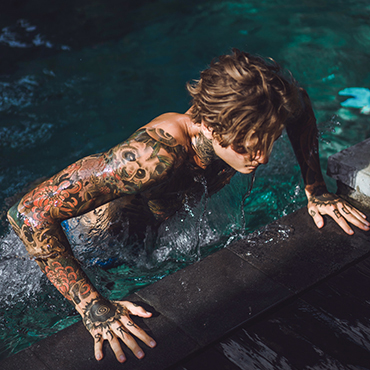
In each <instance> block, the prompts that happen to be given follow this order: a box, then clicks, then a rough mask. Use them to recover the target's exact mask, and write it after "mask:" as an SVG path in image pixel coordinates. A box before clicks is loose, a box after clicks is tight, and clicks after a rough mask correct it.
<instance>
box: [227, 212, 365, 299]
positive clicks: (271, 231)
mask: <svg viewBox="0 0 370 370" xmlns="http://www.w3.org/2000/svg"><path fill="white" fill-rule="evenodd" d="M324 218H325V226H324V227H323V228H322V229H318V228H317V227H316V226H315V224H314V223H313V220H312V218H311V217H310V216H309V215H308V213H307V210H306V208H302V209H300V210H298V211H296V212H294V213H292V214H290V215H288V216H286V217H283V218H281V219H279V220H277V221H275V222H274V223H272V224H270V225H267V226H266V227H265V228H264V229H262V230H260V231H258V232H255V233H253V234H251V235H249V236H248V237H247V238H245V239H243V240H239V241H237V242H235V243H232V244H231V245H230V246H228V247H227V248H228V249H230V250H231V251H233V252H234V253H236V254H237V255H238V256H240V257H241V258H243V259H244V260H245V261H247V262H249V263H251V264H252V265H253V266H255V267H256V268H258V269H260V270H261V271H263V272H264V273H265V274H266V275H268V276H269V277H270V278H271V279H273V280H274V281H276V282H278V283H280V284H283V285H285V286H286V287H288V288H289V289H291V290H292V291H294V292H301V291H302V290H304V289H306V288H308V287H310V286H312V285H313V284H315V283H316V282H318V281H320V280H321V279H323V278H325V277H327V276H330V275H331V274H333V273H334V272H336V271H338V270H339V269H341V268H343V267H344V266H346V265H347V264H349V263H351V262H353V261H355V260H356V259H358V258H360V257H362V256H364V255H365V254H366V253H368V252H370V232H364V231H362V230H359V229H357V228H356V227H354V230H355V234H354V235H352V236H349V235H347V234H345V233H344V232H343V231H342V229H340V228H339V226H338V225H337V224H336V223H335V222H334V221H333V220H331V219H330V218H329V217H324Z"/></svg>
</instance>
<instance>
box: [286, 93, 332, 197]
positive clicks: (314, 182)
mask: <svg viewBox="0 0 370 370" xmlns="http://www.w3.org/2000/svg"><path fill="white" fill-rule="evenodd" d="M300 90H301V97H302V105H303V109H302V110H301V112H300V113H299V114H298V115H297V116H295V117H294V118H293V119H290V120H289V122H288V123H287V126H286V130H287V133H288V137H289V139H290V142H291V144H292V147H293V150H294V153H295V155H296V157H297V160H298V163H299V166H300V168H301V173H302V176H303V181H304V184H305V189H306V191H307V192H308V193H309V194H314V195H321V194H324V193H326V192H327V189H326V185H325V182H324V179H323V176H322V173H321V167H320V160H319V145H318V130H317V126H316V119H315V115H314V112H313V110H312V106H311V102H310V99H309V97H308V94H307V92H306V91H305V90H304V89H300Z"/></svg>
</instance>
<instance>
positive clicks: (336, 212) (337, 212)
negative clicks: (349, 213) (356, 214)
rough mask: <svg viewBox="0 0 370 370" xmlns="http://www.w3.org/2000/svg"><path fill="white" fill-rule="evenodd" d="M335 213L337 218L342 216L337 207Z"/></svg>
mask: <svg viewBox="0 0 370 370" xmlns="http://www.w3.org/2000/svg"><path fill="white" fill-rule="evenodd" d="M334 214H335V215H336V216H337V218H341V217H342V215H341V214H340V212H339V211H338V210H337V209H335V210H334Z"/></svg>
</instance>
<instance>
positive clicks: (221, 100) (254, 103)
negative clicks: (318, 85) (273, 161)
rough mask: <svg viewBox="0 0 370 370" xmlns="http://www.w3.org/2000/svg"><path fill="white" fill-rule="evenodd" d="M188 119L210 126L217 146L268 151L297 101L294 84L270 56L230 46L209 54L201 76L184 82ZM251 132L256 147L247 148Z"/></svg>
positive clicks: (295, 84)
mask: <svg viewBox="0 0 370 370" xmlns="http://www.w3.org/2000/svg"><path fill="white" fill-rule="evenodd" d="M187 89H188V91H189V93H190V95H191V96H192V98H193V99H192V106H193V109H192V111H191V117H192V120H193V122H195V123H198V124H200V123H201V122H202V121H203V122H204V124H205V125H206V126H207V127H209V128H212V129H213V135H214V137H215V138H216V139H217V140H218V141H219V143H220V145H221V146H222V147H227V146H229V145H232V148H233V149H234V150H236V151H237V152H240V153H244V152H246V151H248V149H249V150H252V151H253V152H255V151H256V150H262V151H263V152H265V153H267V152H269V151H270V150H271V149H272V145H273V143H274V141H275V140H276V139H277V137H278V136H279V135H280V133H281V131H282V129H283V127H284V123H285V121H286V119H287V117H288V116H289V115H291V114H293V113H294V112H295V111H296V110H297V108H298V106H299V93H298V85H297V83H296V81H295V80H294V78H293V77H292V76H291V75H290V74H289V75H287V76H283V73H282V71H281V68H280V66H279V65H278V64H277V63H276V62H275V61H274V60H273V59H268V60H264V59H263V58H261V57H258V56H253V55H251V54H248V53H245V52H242V51H240V50H238V49H233V53H232V54H230V55H222V56H220V57H218V58H217V59H215V60H213V61H212V63H211V65H210V67H209V68H207V69H205V70H204V71H203V72H201V74H200V79H199V80H195V81H193V82H192V83H188V84H187ZM251 138H253V139H254V138H256V139H257V140H253V142H255V143H256V144H255V147H253V148H246V142H247V141H248V140H250V139H251Z"/></svg>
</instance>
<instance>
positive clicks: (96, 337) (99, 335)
mask: <svg viewBox="0 0 370 370" xmlns="http://www.w3.org/2000/svg"><path fill="white" fill-rule="evenodd" d="M94 338H95V339H96V343H99V342H100V341H101V340H102V338H103V336H102V335H101V334H100V333H96V334H95V335H94Z"/></svg>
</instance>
